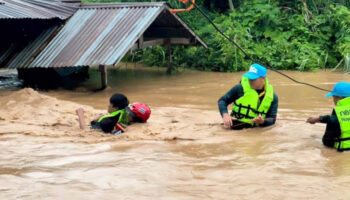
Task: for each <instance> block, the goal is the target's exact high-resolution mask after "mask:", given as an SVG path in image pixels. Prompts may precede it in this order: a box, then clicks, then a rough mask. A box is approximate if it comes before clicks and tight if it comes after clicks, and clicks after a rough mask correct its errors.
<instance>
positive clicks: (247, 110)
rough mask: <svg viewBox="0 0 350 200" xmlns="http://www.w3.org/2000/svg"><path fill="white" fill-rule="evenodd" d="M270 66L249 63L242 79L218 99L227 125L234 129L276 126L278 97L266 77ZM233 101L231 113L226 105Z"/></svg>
mask: <svg viewBox="0 0 350 200" xmlns="http://www.w3.org/2000/svg"><path fill="white" fill-rule="evenodd" d="M266 74H267V69H266V68H265V67H263V66H261V65H260V64H257V63H255V64H253V65H251V66H250V69H249V72H247V73H246V74H244V75H243V77H242V79H241V82H240V83H239V84H237V85H236V86H234V87H233V88H232V89H231V90H230V91H228V92H227V93H226V94H225V95H224V96H222V97H221V98H220V99H219V101H218V106H219V110H220V114H221V116H222V119H223V121H224V125H225V127H227V128H231V129H243V128H251V127H256V126H270V125H273V124H274V123H275V121H276V117H277V109H278V97H277V95H276V94H275V93H274V90H273V87H272V85H270V84H269V82H268V79H267V78H266ZM231 103H233V105H232V112H231V116H230V115H229V114H228V110H227V106H228V105H229V104H231Z"/></svg>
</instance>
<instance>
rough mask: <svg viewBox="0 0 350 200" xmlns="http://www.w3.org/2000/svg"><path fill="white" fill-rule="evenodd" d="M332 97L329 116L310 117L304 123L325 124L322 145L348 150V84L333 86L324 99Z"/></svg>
mask: <svg viewBox="0 0 350 200" xmlns="http://www.w3.org/2000/svg"><path fill="white" fill-rule="evenodd" d="M331 96H332V97H333V102H334V105H336V108H335V109H333V111H332V114H331V115H322V116H312V117H309V118H308V119H307V120H306V122H308V123H310V124H315V123H325V124H327V125H326V131H325V133H324V135H323V138H322V143H323V144H324V145H325V146H327V147H330V148H336V149H337V150H339V151H343V150H349V148H350V83H347V82H339V83H337V84H335V86H334V88H333V90H332V92H331V93H328V94H327V95H326V97H331Z"/></svg>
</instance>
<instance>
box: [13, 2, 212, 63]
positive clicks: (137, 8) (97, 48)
mask: <svg viewBox="0 0 350 200" xmlns="http://www.w3.org/2000/svg"><path fill="white" fill-rule="evenodd" d="M168 9H169V7H168V6H167V4H165V3H116V4H93V5H91V4H88V5H83V6H82V7H81V8H80V9H79V10H78V11H77V12H76V13H75V14H74V15H73V16H72V17H71V18H70V19H69V21H68V22H67V23H66V25H65V26H64V27H63V28H62V29H61V30H60V32H59V33H58V34H57V35H56V36H55V37H54V38H53V40H52V41H51V42H50V43H49V44H48V45H47V46H46V47H45V48H44V49H43V50H42V52H41V53H40V54H39V55H38V56H37V57H36V58H35V59H34V60H33V61H32V62H31V63H30V64H29V65H28V64H26V63H27V61H24V60H25V59H27V58H24V60H20V61H18V62H19V63H16V62H15V60H16V59H18V58H15V59H14V60H13V62H11V65H10V66H11V68H12V67H16V68H28V67H29V68H34V67H42V68H48V67H76V66H94V65H114V64H116V63H118V62H119V61H120V60H121V59H122V57H123V56H124V55H125V54H126V53H127V52H128V51H129V50H130V49H131V47H132V46H133V45H134V44H135V42H136V41H137V40H138V39H139V38H140V37H141V36H142V35H143V33H144V32H145V31H146V29H147V28H149V27H150V25H151V24H152V23H155V20H156V19H157V20H159V19H158V18H159V17H164V15H161V13H163V14H164V12H166V13H168V14H169V15H172V14H171V13H170V12H169V10H168ZM174 16H175V17H172V23H173V22H174V20H175V21H179V22H177V23H173V24H177V26H181V27H185V29H186V30H187V31H188V33H186V34H188V35H191V37H192V38H193V39H194V40H195V41H197V42H196V43H197V44H198V41H200V42H199V44H202V45H203V46H206V45H205V43H204V42H202V41H201V40H200V38H199V37H198V36H196V35H195V33H194V32H192V31H191V30H190V29H189V28H188V27H187V26H186V24H185V23H184V22H183V21H181V19H180V18H178V17H177V16H176V15H174ZM157 17H158V18H157ZM169 18H170V17H169ZM155 25H157V23H155ZM26 51H28V52H29V51H30V49H29V48H28V50H26Z"/></svg>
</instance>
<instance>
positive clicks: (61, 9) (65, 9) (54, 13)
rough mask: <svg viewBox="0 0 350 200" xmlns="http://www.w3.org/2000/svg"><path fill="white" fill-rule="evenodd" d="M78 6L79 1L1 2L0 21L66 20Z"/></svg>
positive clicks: (10, 0) (20, 0) (38, 0)
mask: <svg viewBox="0 0 350 200" xmlns="http://www.w3.org/2000/svg"><path fill="white" fill-rule="evenodd" d="M79 6H80V2H79V1H64V0H62V1H61V0H1V1H0V19H28V18H29V19H52V18H60V19H66V18H68V17H70V16H71V15H73V14H74V12H75V11H76V10H77V9H78V8H79Z"/></svg>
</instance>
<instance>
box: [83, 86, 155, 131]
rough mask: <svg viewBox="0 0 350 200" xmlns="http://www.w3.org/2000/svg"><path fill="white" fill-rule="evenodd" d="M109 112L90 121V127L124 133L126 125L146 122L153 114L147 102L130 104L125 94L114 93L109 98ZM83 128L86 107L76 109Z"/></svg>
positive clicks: (84, 125)
mask: <svg viewBox="0 0 350 200" xmlns="http://www.w3.org/2000/svg"><path fill="white" fill-rule="evenodd" d="M107 111H108V114H106V115H99V116H97V117H96V118H95V119H94V120H93V121H91V122H90V128H92V129H101V130H102V131H103V132H105V133H113V134H116V133H122V132H124V131H125V127H126V125H129V124H131V123H132V122H146V121H147V120H148V118H149V116H150V114H151V110H150V108H149V107H148V106H147V105H146V104H142V103H133V104H131V105H129V100H128V99H127V97H126V96H125V95H123V94H118V93H117V94H114V95H112V96H111V98H110V99H109V106H108V110H107ZM76 113H77V115H78V121H79V125H80V128H81V129H85V128H86V127H87V126H86V123H85V117H84V109H82V108H78V109H77V110H76Z"/></svg>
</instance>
